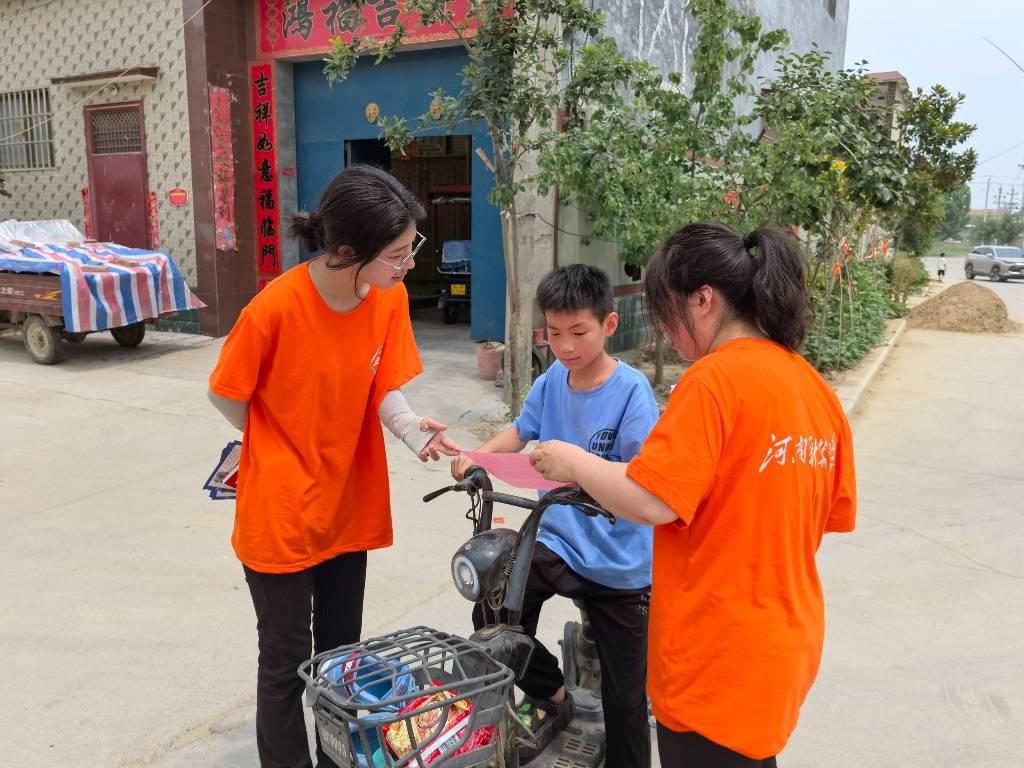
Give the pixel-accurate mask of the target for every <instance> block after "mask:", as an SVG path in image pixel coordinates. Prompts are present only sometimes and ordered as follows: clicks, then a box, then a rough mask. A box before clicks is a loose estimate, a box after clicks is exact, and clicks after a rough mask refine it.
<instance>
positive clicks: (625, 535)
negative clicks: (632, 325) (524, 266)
mask: <svg viewBox="0 0 1024 768" xmlns="http://www.w3.org/2000/svg"><path fill="white" fill-rule="evenodd" d="M537 302H538V304H539V305H540V308H541V310H542V311H543V312H544V317H545V320H546V321H547V332H548V342H549V343H550V345H551V349H552V351H553V352H554V353H555V356H556V357H557V358H558V360H557V362H555V363H554V364H552V366H551V367H550V368H549V369H548V370H547V371H546V372H545V373H544V374H543V375H542V376H541V377H540V378H538V379H537V381H536V382H534V384H533V387H532V388H531V389H530V392H529V394H528V395H527V397H526V402H525V403H524V404H523V412H522V413H521V414H520V415H519V418H518V419H516V421H515V424H514V425H513V426H512V427H510V428H509V429H506V430H504V431H502V432H500V433H498V434H497V435H495V436H494V437H493V438H491V439H490V440H488V441H487V442H486V443H484V444H483V445H482V446H481V447H480V448H479V450H480V451H484V452H490V453H518V452H520V451H522V450H523V448H525V447H526V445H527V443H529V442H530V441H532V440H540V441H544V440H563V441H565V442H567V443H573V444H575V445H578V446H580V447H581V448H585V449H586V450H588V451H590V452H591V453H594V454H597V455H598V456H601V457H603V458H606V459H609V460H611V461H622V462H628V461H629V460H630V459H632V458H633V457H634V456H635V455H636V454H637V453H638V452H639V451H640V446H641V444H642V443H643V442H644V440H645V439H646V438H647V434H648V432H650V430H651V428H652V427H653V426H654V423H655V422H656V421H657V420H658V406H657V403H656V402H655V400H654V393H653V392H652V391H651V386H650V384H649V383H648V381H647V377H646V376H644V375H643V374H642V373H640V372H639V371H637V370H635V369H633V368H631V367H630V366H628V365H626V364H625V363H623V362H621V361H619V360H616V359H615V358H613V357H611V356H610V355H609V354H608V353H607V352H606V351H605V340H606V339H607V338H608V337H610V336H611V335H612V334H613V333H615V329H616V327H617V325H618V319H619V318H618V315H617V314H616V313H615V312H613V311H612V306H613V304H612V288H611V283H610V282H609V280H608V276H607V275H606V274H605V273H604V272H602V271H601V270H599V269H596V268H595V267H590V266H585V265H583V264H574V265H572V266H568V267H563V268H562V269H559V270H556V271H554V272H551V273H550V274H548V275H547V276H546V277H545V278H544V279H543V281H541V284H540V286H539V287H538V289H537ZM471 465H472V462H471V461H470V460H469V459H468V458H466V457H463V456H460V457H457V458H456V459H455V460H454V461H453V462H452V475H453V476H454V477H455V479H456V480H461V479H462V477H463V475H464V474H465V472H466V470H467V469H469V467H470V466H471ZM652 540H653V529H652V528H651V527H649V526H642V525H636V524H634V523H630V522H627V521H625V520H620V521H619V522H618V524H616V525H614V526H613V525H610V524H609V523H608V521H607V520H605V519H604V518H592V517H587V516H586V515H584V514H583V513H581V512H579V511H578V510H576V509H573V508H572V507H565V506H557V507H551V508H549V509H548V510H547V511H546V512H545V513H544V517H543V518H542V519H541V524H540V534H539V535H538V537H537V547H536V550H535V552H534V555H533V564H532V566H531V570H530V578H529V581H528V583H527V590H526V597H525V600H524V601H523V613H522V625H523V629H524V630H525V632H526V633H527V634H528V635H530V636H531V637H533V638H534V640H535V641H536V633H537V622H538V619H539V618H540V610H541V606H542V605H543V603H544V601H545V600H547V599H548V598H549V597H551V596H553V595H562V596H563V597H568V598H572V599H574V600H581V601H582V602H583V605H584V609H585V610H586V612H587V614H588V615H589V618H590V624H591V627H592V629H593V632H594V638H595V641H596V644H597V652H598V656H599V658H600V661H601V693H602V702H603V705H604V719H605V734H606V737H607V756H606V759H605V764H606V765H609V766H614V768H632V767H633V766H637V767H638V768H647V766H649V765H650V760H651V745H650V729H649V726H648V721H647V693H646V684H647V606H648V600H649V597H650V589H651V587H650V584H651V548H652ZM474 623H475V624H476V625H477V628H478V629H479V628H480V626H482V624H483V619H482V616H480V615H479V612H477V613H475V614H474ZM564 682H565V681H564V678H563V676H562V672H561V670H560V669H559V667H558V659H557V658H556V657H555V656H554V655H553V654H552V653H551V652H550V651H549V650H548V649H547V648H545V647H544V646H543V645H542V644H541V643H540V642H537V643H536V647H535V649H534V652H533V656H532V657H531V659H530V664H529V667H528V668H527V670H526V674H525V675H524V676H523V679H522V680H520V681H519V687H520V688H521V689H522V690H523V692H524V693H525V694H526V696H525V698H524V700H523V704H522V705H521V706H520V708H519V713H520V716H521V717H522V719H523V721H524V722H526V723H527V725H529V726H530V728H531V730H532V731H533V734H534V737H535V739H536V741H537V747H536V748H523V749H522V750H521V751H520V760H521V762H528V761H529V760H531V759H533V757H535V756H536V755H537V754H538V753H539V752H540V750H542V749H544V747H545V746H547V744H549V743H550V742H551V740H552V739H553V738H554V737H555V736H556V735H557V734H558V733H559V731H561V730H562V729H564V728H565V726H566V725H568V723H569V721H570V720H572V717H573V713H574V707H573V703H572V697H571V696H568V695H567V693H566V690H565V685H564Z"/></svg>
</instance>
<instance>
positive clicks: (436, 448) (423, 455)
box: [420, 416, 462, 461]
mask: <svg viewBox="0 0 1024 768" xmlns="http://www.w3.org/2000/svg"><path fill="white" fill-rule="evenodd" d="M431 430H434V431H436V432H437V434H436V435H434V437H433V438H432V439H431V440H430V442H429V443H427V444H426V445H425V446H423V450H421V451H420V461H426V460H427V459H428V458H430V459H433V460H434V461H437V460H438V459H440V458H441V456H442V454H443V455H445V456H458V455H459V454H460V453H461V452H462V449H461V448H459V446H458V444H457V443H456V442H455V441H454V440H452V439H451V438H450V437H448V432H447V430H448V427H446V426H445V425H444V424H442V423H441V422H439V421H437V420H436V419H432V418H430V417H429V416H427V417H426V418H424V419H423V421H421V422H420V431H421V432H430V431H431Z"/></svg>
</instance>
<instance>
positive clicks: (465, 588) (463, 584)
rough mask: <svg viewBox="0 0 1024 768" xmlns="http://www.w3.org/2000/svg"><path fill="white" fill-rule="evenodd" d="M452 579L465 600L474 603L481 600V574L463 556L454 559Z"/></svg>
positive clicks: (456, 556)
mask: <svg viewBox="0 0 1024 768" xmlns="http://www.w3.org/2000/svg"><path fill="white" fill-rule="evenodd" d="M452 579H454V581H455V589H457V590H458V591H459V594H460V595H462V596H463V597H464V598H466V599H467V600H472V601H474V602H476V601H477V600H479V599H480V574H479V573H477V570H476V566H475V565H473V562H472V561H471V560H470V559H469V558H468V557H466V556H465V555H463V554H458V555H455V557H454V558H452Z"/></svg>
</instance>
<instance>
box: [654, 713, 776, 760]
mask: <svg viewBox="0 0 1024 768" xmlns="http://www.w3.org/2000/svg"><path fill="white" fill-rule="evenodd" d="M658 755H659V757H661V768H777V763H776V762H775V758H774V757H768V758H765V759H764V760H751V759H750V758H749V757H744V756H743V755H741V754H740V753H739V752H733V751H732V750H731V749H726V748H725V747H723V746H722V745H721V744H715V742H713V741H710V740H708V739H705V738H704V737H703V736H701V735H700V734H699V733H695V732H693V731H688V732H686V733H679V732H678V731H671V730H669V729H668V728H666V727H665V726H664V725H662V724H661V723H658Z"/></svg>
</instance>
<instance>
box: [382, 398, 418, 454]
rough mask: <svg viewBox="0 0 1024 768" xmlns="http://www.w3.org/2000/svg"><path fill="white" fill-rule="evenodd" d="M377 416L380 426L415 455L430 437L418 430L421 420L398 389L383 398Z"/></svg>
mask: <svg viewBox="0 0 1024 768" xmlns="http://www.w3.org/2000/svg"><path fill="white" fill-rule="evenodd" d="M377 415H378V416H379V417H380V421H381V424H383V425H384V426H385V427H387V428H388V430H389V431H390V432H391V434H393V435H394V436H395V437H397V438H398V439H399V440H401V441H402V442H403V443H405V445H406V447H407V448H408V449H409V450H410V451H412V452H413V453H415V454H417V455H419V452H420V451H421V450H423V446H424V445H426V444H427V440H429V439H430V437H431V436H430V434H429V433H427V432H423V431H421V430H420V423H421V422H422V421H423V419H421V418H420V417H419V416H417V415H416V414H415V413H413V412H412V408H410V407H409V401H407V400H406V399H405V395H403V394H402V390H400V389H393V390H391V391H390V392H388V393H387V394H386V395H385V396H384V400H383V401H382V402H381V404H380V410H379V411H378V412H377Z"/></svg>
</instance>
